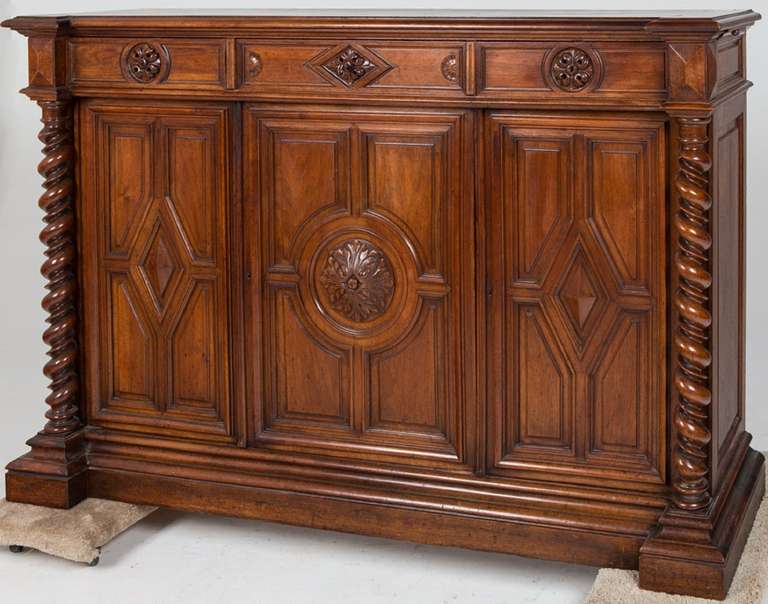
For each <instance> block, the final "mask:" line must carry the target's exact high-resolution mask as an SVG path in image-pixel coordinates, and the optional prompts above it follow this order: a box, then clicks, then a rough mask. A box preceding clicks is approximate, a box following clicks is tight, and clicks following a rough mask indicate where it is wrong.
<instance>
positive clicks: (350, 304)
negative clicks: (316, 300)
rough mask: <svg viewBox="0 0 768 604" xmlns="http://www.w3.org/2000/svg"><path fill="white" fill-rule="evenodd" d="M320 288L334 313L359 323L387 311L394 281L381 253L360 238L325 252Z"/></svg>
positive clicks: (370, 319)
mask: <svg viewBox="0 0 768 604" xmlns="http://www.w3.org/2000/svg"><path fill="white" fill-rule="evenodd" d="M320 285H321V286H322V287H323V288H324V290H325V292H326V294H327V296H328V302H329V304H330V306H331V307H332V308H333V309H334V310H335V311H336V312H337V313H339V314H340V315H341V316H343V317H344V318H346V319H348V320H350V321H354V322H357V323H361V322H366V321H372V320H373V319H376V318H377V317H379V316H381V315H382V314H383V313H384V311H386V310H387V308H388V307H389V304H390V302H391V301H392V295H393V293H394V290H395V279H394V276H393V274H392V268H391V266H390V263H389V260H388V259H387V257H386V256H385V255H384V252H382V251H381V250H380V249H378V248H377V247H376V246H374V245H373V244H372V243H370V242H369V241H366V240H364V239H349V240H347V241H344V242H343V243H341V244H340V245H338V246H337V247H335V248H333V249H332V250H331V251H330V252H329V254H328V258H327V260H326V262H325V266H324V267H323V269H322V272H321V273H320Z"/></svg>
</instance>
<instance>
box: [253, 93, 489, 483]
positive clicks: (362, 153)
mask: <svg viewBox="0 0 768 604" xmlns="http://www.w3.org/2000/svg"><path fill="white" fill-rule="evenodd" d="M244 132H245V134H244V137H245V140H244V165H243V171H244V183H245V192H244V193H245V195H244V199H245V216H246V220H245V224H244V237H245V244H246V270H247V271H248V273H249V275H248V278H247V285H246V313H247V316H246V324H247V353H246V354H247V368H248V379H249V384H248V389H249V408H250V414H249V415H250V418H251V425H250V427H249V433H250V435H251V438H250V439H249V441H250V442H249V444H250V446H253V447H260V448H271V449H279V450H283V451H286V452H290V453H309V454H312V453H314V454H321V455H326V456H327V455H335V456H342V457H347V458H351V459H357V460H365V459H368V460H376V461H389V462H393V463H405V464H422V465H424V464H427V465H431V466H439V467H443V468H445V469H451V468H453V469H456V470H459V471H468V464H469V463H470V462H469V461H468V459H469V456H470V453H469V452H470V451H471V450H473V449H474V445H473V442H472V441H473V438H472V435H473V434H474V433H475V428H474V426H475V423H474V422H475V420H474V403H473V401H474V391H473V387H474V292H473V289H474V288H473V279H474V274H473V270H474V269H473V266H474V241H473V231H474V228H473V222H474V221H473V206H472V199H473V196H472V194H471V191H472V186H473V181H472V174H471V171H470V170H469V166H468V165H467V162H468V161H469V160H468V158H471V157H472V154H471V147H470V145H471V141H472V136H471V135H472V132H471V116H470V114H468V113H467V112H463V111H452V110H451V111H428V112H413V111H408V112H407V114H406V113H403V112H398V111H396V110H386V111H385V110H379V109H366V110H362V109H361V110H354V109H351V108H338V107H324V108H323V107H313V108H284V107H275V106H264V105H258V106H255V105H254V106H246V108H245V116H244Z"/></svg>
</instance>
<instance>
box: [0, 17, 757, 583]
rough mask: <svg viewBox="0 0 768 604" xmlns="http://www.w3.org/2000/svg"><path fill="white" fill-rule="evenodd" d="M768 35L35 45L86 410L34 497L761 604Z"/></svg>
mask: <svg viewBox="0 0 768 604" xmlns="http://www.w3.org/2000/svg"><path fill="white" fill-rule="evenodd" d="M758 18H759V15H757V14H755V13H753V12H751V11H733V12H729V13H716V12H706V11H704V12H695V13H694V12H692V13H661V14H652V13H642V12H639V13H625V14H616V13H612V14H601V13H577V14H568V15H558V14H548V13H537V12H526V13H523V14H515V13H512V12H488V13H465V12H449V13H422V14H420V13H411V14H409V16H407V17H402V16H397V15H395V14H391V13H387V12H380V13H375V12H374V13H347V14H339V15H335V14H332V13H328V14H323V13H312V15H311V16H310V15H301V14H300V13H295V14H291V13H286V14H277V13H261V14H260V13H257V12H252V13H243V14H236V15H235V14H231V13H229V14H227V13H223V14H220V15H217V14H215V13H211V12H207V13H205V14H204V15H202V14H201V15H190V14H167V15H164V16H163V15H158V14H155V13H153V14H151V15H149V14H148V15H143V14H141V13H136V12H132V13H129V14H125V15H121V14H119V13H118V14H111V15H110V14H99V15H92V16H77V17H65V16H63V17H17V18H15V19H11V20H10V21H7V22H5V24H4V25H5V26H7V27H11V28H13V29H15V30H17V31H19V32H20V33H22V34H24V35H26V36H27V37H28V38H29V86H28V88H26V89H25V90H24V92H25V93H26V94H27V95H28V96H29V97H30V98H32V99H33V100H34V101H36V102H37V103H38V104H39V105H40V108H41V112H42V122H43V129H42V131H41V133H40V140H41V141H42V143H43V153H44V160H43V162H42V163H41V164H40V167H39V171H40V173H41V175H42V177H43V179H44V187H45V191H44V193H43V195H42V197H41V198H40V200H39V203H40V206H41V208H42V209H43V211H44V212H45V217H44V228H43V231H42V235H41V238H42V240H43V242H44V243H45V245H46V252H45V255H46V258H45V262H44V265H43V274H44V275H45V277H46V279H47V280H48V284H47V288H48V293H47V294H46V296H45V299H44V302H43V305H44V307H45V309H46V310H47V312H48V314H49V316H48V323H49V325H48V327H47V329H46V331H45V335H44V339H45V341H46V343H47V344H48V346H49V356H50V361H49V362H48V364H47V365H46V366H45V368H44V371H45V374H46V375H47V376H48V378H49V379H50V390H51V392H50V395H49V396H48V397H47V398H46V400H45V403H46V406H47V412H46V413H45V417H46V423H45V424H44V426H43V428H42V430H41V431H40V432H39V433H38V434H37V435H35V436H34V437H32V439H30V440H29V445H30V452H29V453H27V454H26V455H24V456H23V457H21V458H19V459H17V460H15V461H13V462H12V463H11V464H10V465H9V466H8V473H7V493H8V499H9V500H11V501H17V502H28V503H36V504H42V505H47V506H53V507H63V508H66V507H70V506H72V505H74V504H75V503H77V502H78V501H80V500H82V499H83V498H84V497H87V496H91V497H103V498H109V499H116V500H121V501H126V502H132V503H140V504H150V505H160V506H168V507H174V508H179V509H186V510H199V511H206V512H218V513H222V514H231V515H236V516H244V517H251V518H262V519H267V520H273V521H280V522H287V523H293V524H299V525H306V526H313V527H320V528H326V529H328V528H330V529H337V530H342V531H350V532H359V533H367V534H373V535H380V536H387V537H394V538H400V539H408V540H411V541H417V542H424V543H436V544H445V545H458V546H464V547H468V548H477V549H483V550H493V551H500V552H510V553H522V554H525V555H529V556H534V557H539V558H548V559H556V560H565V561H573V562H581V563H589V564H595V565H602V566H613V567H618V568H639V569H640V581H641V585H642V586H643V587H646V588H650V589H656V590H663V591H669V592H674V593H680V594H692V595H697V596H704V597H714V598H723V597H725V594H726V592H727V589H728V586H729V584H730V581H731V578H732V576H733V573H734V570H735V567H736V565H737V563H738V559H739V556H740V555H741V550H742V548H743V545H744V542H745V539H746V536H747V534H748V532H749V529H750V526H751V524H752V521H753V518H754V515H755V511H756V509H757V505H758V502H759V500H760V498H761V496H762V494H763V490H764V484H763V478H762V477H763V472H762V466H763V458H762V456H760V455H759V454H758V453H756V452H755V451H753V450H752V449H751V448H750V447H749V441H750V435H749V433H748V432H746V430H745V417H744V332H745V323H744V320H745V315H744V295H745V294H744V291H745V290H744V270H745V269H744V231H745V224H744V220H745V219H744V204H745V200H744V182H745V180H744V179H745V172H744V138H745V134H746V133H745V123H746V122H745V98H746V91H747V88H748V87H749V86H750V83H749V82H748V81H747V80H746V79H745V69H744V65H745V55H744V53H745V33H746V30H747V28H748V27H749V26H751V25H752V24H753V23H754V22H755V21H756V20H757V19H758ZM75 158H77V160H76V159H75ZM75 183H77V186H75ZM30 202H32V200H30ZM25 404H26V403H25ZM41 415H42V414H41Z"/></svg>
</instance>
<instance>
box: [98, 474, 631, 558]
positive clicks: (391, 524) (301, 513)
mask: <svg viewBox="0 0 768 604" xmlns="http://www.w3.org/2000/svg"><path fill="white" fill-rule="evenodd" d="M88 483H89V484H88V494H89V496H91V497H99V498H102V499H115V500H118V501H123V502H127V503H136V504H143V505H155V506H159V507H168V508H174V509H178V510H185V511H192V512H208V513H215V514H223V515H229V516H236V517H240V518H252V519H256V520H264V521H268V522H278V523H281V524H291V525H296V526H305V527H309V528H317V529H325V530H335V531H342V532H348V533H355V534H362V535H369V536H373V537H385V538H391V539H398V540H401V541H410V542H414V543H423V544H429V545H446V546H453V547H462V548H468V549H475V550H481V551H492V552H500V553H508V554H518V555H523V556H526V557H529V558H541V559H546V560H560V561H563V562H572V563H578V564H587V565H594V566H611V567H614V568H625V569H635V568H637V556H638V552H639V549H640V546H641V545H642V543H643V540H644V536H641V535H629V534H621V533H609V532H605V533H596V532H591V531H589V532H587V531H580V530H573V529H567V528H561V527H555V526H542V525H540V524H538V523H534V522H530V523H527V522H520V521H510V520H501V519H495V518H492V517H489V516H480V515H479V514H478V515H469V514H467V513H454V512H452V511H450V509H449V506H446V508H445V509H444V511H439V512H438V511H427V510H424V509H419V508H418V507H416V505H413V506H411V505H409V504H407V503H406V502H403V501H394V500H393V501H392V502H391V503H372V502H362V501H355V500H352V499H349V498H346V497H343V496H338V497H331V496H327V495H315V494H308V493H301V492H288V491H283V490H276V489H265V488H258V487H253V486H244V485H242V484H240V485H238V484H224V483H213V482H209V481H203V480H195V479H187V478H177V477H176V478H172V477H168V476H161V475H157V474H146V473H140V472H132V471H125V470H113V469H91V470H90V472H89V479H88ZM529 511H530V510H529ZM587 534H588V535H589V538H587V537H586V536H587Z"/></svg>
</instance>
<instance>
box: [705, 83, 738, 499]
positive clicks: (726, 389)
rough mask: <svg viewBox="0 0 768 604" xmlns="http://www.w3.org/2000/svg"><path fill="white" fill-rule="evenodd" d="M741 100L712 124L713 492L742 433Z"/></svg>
mask: <svg viewBox="0 0 768 604" xmlns="http://www.w3.org/2000/svg"><path fill="white" fill-rule="evenodd" d="M745 109H746V107H745V100H744V97H743V96H739V97H736V98H734V99H732V100H731V101H729V102H728V103H725V104H724V105H722V106H720V107H719V108H718V109H717V111H716V112H715V116H714V119H713V121H712V136H711V139H712V140H711V145H712V160H713V175H712V197H713V205H712V211H711V220H712V235H713V245H712V275H713V285H712V289H713V293H712V297H713V300H712V310H713V325H714V328H713V333H712V350H713V359H712V379H713V401H712V435H713V438H712V447H713V450H712V457H713V468H712V480H713V487H714V489H716V488H717V485H718V483H719V480H720V478H721V476H722V473H723V472H724V471H725V470H726V469H727V467H728V464H729V461H730V456H731V454H732V453H733V451H734V450H735V449H736V447H734V446H733V445H734V444H735V443H736V442H737V440H738V437H739V436H740V435H741V434H742V433H743V432H744V394H745V393H744V308H745V300H744V287H745V286H744V149H745V146H744V145H745V141H744V118H745Z"/></svg>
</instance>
